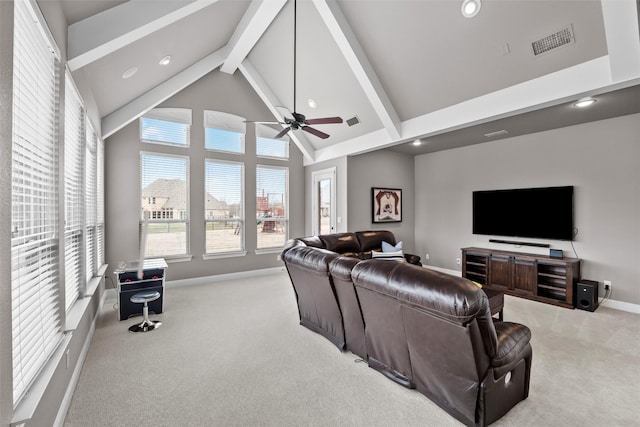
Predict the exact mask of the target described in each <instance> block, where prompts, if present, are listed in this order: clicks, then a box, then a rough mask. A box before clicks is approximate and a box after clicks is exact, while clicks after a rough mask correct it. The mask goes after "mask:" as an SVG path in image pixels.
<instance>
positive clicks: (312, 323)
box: [282, 230, 422, 358]
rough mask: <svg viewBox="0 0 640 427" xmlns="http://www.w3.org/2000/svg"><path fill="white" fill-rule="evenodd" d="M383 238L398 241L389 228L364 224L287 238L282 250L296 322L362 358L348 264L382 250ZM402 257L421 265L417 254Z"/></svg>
mask: <svg viewBox="0 0 640 427" xmlns="http://www.w3.org/2000/svg"><path fill="white" fill-rule="evenodd" d="M383 241H385V242H387V243H389V244H391V245H394V246H395V245H396V243H397V241H396V238H395V236H394V234H393V233H392V232H390V231H387V230H369V231H356V232H353V233H335V234H326V235H319V236H311V237H301V238H297V239H292V240H290V241H289V242H287V244H286V245H285V248H284V250H283V251H282V260H283V261H284V263H285V266H286V267H287V270H288V272H289V276H290V277H291V282H292V283H293V288H294V291H295V293H296V299H297V301H298V312H299V314H300V324H301V325H303V326H305V327H307V328H309V329H311V330H312V331H314V332H317V333H319V334H321V335H322V336H324V337H325V338H327V339H328V340H329V341H331V342H332V343H333V344H335V345H336V346H337V347H338V348H339V349H340V350H349V351H351V352H353V353H354V354H357V355H359V356H360V357H362V358H366V351H365V347H364V324H363V323H362V314H361V313H360V307H359V306H358V302H357V300H356V295H355V289H354V287H353V282H352V281H351V269H352V268H353V266H354V265H355V264H356V263H357V262H358V261H360V260H364V259H369V258H371V252H372V251H374V250H375V251H381V250H382V249H381V247H382V242H383ZM293 248H295V250H291V249H293ZM404 257H405V259H406V260H407V262H409V263H413V264H416V265H422V264H421V263H420V257H419V256H417V255H412V254H404ZM337 258H341V259H340V260H337ZM334 260H335V262H333V261H334ZM331 268H333V271H330V269H331Z"/></svg>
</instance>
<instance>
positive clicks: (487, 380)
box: [282, 233, 532, 426]
mask: <svg viewBox="0 0 640 427" xmlns="http://www.w3.org/2000/svg"><path fill="white" fill-rule="evenodd" d="M344 234H352V235H356V236H357V234H356V233H341V234H339V235H330V236H329V237H327V236H324V237H323V236H316V237H311V238H303V239H295V240H294V241H291V242H289V244H288V245H287V247H286V248H285V250H284V251H283V254H282V259H283V261H284V263H285V265H286V267H287V270H288V272H289V275H290V278H291V282H292V284H293V288H294V291H295V294H296V299H297V302H298V310H299V314H300V323H301V324H302V325H303V326H305V327H307V328H309V329H311V330H313V331H315V332H317V333H319V334H321V335H323V336H325V337H326V338H327V339H329V340H330V341H331V342H332V343H334V344H335V345H336V346H337V347H338V348H339V349H341V350H349V351H351V352H353V353H354V354H357V355H359V356H360V357H362V358H363V359H366V360H367V362H368V364H369V366H370V367H372V368H374V369H376V370H378V371H379V372H381V373H383V374H384V375H385V376H387V377H388V378H390V379H392V380H394V381H396V382H398V383H400V384H402V385H404V386H406V387H409V388H417V389H418V390H419V391H420V392H421V393H423V394H424V395H426V396H427V397H428V398H430V399H431V400H432V401H434V402H435V403H436V404H438V405H439V406H440V407H441V408H443V409H444V410H446V411H447V412H448V413H449V414H451V415H452V416H454V417H455V418H457V419H458V420H460V421H461V422H463V423H465V424H466V425H473V426H485V425H488V424H490V423H492V422H494V421H496V420H497V419H499V418H500V417H502V416H503V415H504V414H506V413H507V412H508V411H509V410H510V409H511V408H512V407H513V406H514V405H516V404H517V403H518V402H519V401H521V400H523V399H526V398H527V396H528V393H529V374H530V370H531V356H532V350H531V345H530V343H529V341H530V338H531V332H530V330H529V328H527V327H526V326H524V325H520V324H516V323H511V322H502V321H498V320H496V319H494V318H492V317H491V311H490V307H489V302H488V299H487V296H486V294H485V293H484V292H483V291H482V289H480V288H478V287H477V286H476V285H475V284H473V283H472V282H471V281H469V280H467V279H464V278H461V277H456V276H451V275H447V274H444V273H439V272H436V271H433V270H429V269H424V268H421V267H420V266H417V265H412V264H410V263H405V262H397V261H389V260H378V259H372V260H366V259H365V260H363V259H361V257H362V252H363V251H361V250H360V249H361V248H362V247H363V246H360V247H358V248H356V247H355V246H352V243H351V242H353V240H351V237H350V236H344ZM344 237H347V238H346V239H345V240H341V239H342V238H344ZM356 238H357V237H356ZM325 242H329V243H330V244H329V245H328V246H329V247H330V248H333V249H336V248H341V249H342V250H344V252H342V253H341V254H340V253H338V252H337V251H332V250H329V249H327V245H326V243H325ZM389 243H391V242H389ZM392 244H394V243H392ZM364 247H366V246H364ZM356 249H357V250H356ZM344 254H347V255H349V256H343V255H344Z"/></svg>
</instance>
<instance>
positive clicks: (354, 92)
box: [50, 0, 640, 163]
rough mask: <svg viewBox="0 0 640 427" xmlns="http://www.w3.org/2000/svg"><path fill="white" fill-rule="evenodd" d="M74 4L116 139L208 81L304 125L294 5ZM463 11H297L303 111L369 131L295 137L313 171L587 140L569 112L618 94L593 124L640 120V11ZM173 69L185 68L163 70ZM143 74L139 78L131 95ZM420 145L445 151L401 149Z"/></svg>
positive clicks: (228, 0) (608, 6) (353, 5)
mask: <svg viewBox="0 0 640 427" xmlns="http://www.w3.org/2000/svg"><path fill="white" fill-rule="evenodd" d="M50 1H51V0H50ZM60 3H61V5H62V10H63V13H64V15H65V17H66V18H67V23H68V25H69V45H68V60H69V67H70V68H71V69H72V73H73V75H74V77H75V79H76V82H77V83H78V86H79V89H80V90H81V92H83V95H84V96H85V98H86V99H93V100H95V103H96V105H97V108H98V110H99V114H100V117H102V131H103V134H104V136H109V135H111V134H112V133H114V132H116V131H117V130H119V129H121V128H122V127H124V126H126V125H127V124H128V123H130V122H131V121H133V120H135V119H137V118H138V117H139V116H140V115H141V114H144V112H146V111H148V110H149V109H151V108H153V107H154V106H156V105H158V104H159V103H161V102H162V101H164V100H166V99H167V98H169V97H170V96H172V95H173V94H175V93H176V92H178V91H179V90H181V89H182V88H184V87H186V86H188V85H189V84H191V83H193V82H194V81H195V80H197V79H199V78H200V77H202V76H204V75H205V74H207V73H209V72H214V73H221V72H226V73H242V75H243V76H244V77H245V78H246V79H247V81H248V82H249V83H250V84H251V85H252V86H253V87H254V89H255V90H256V93H257V94H258V95H259V96H260V97H261V98H262V99H263V101H264V102H265V104H266V105H267V107H268V108H269V110H270V111H271V112H272V113H273V114H274V117H247V119H248V120H273V119H274V118H276V119H279V120H281V119H282V114H283V113H284V114H287V113H286V110H282V109H279V108H276V106H277V105H283V106H286V107H287V108H288V109H290V110H293V109H294V105H293V104H294V100H293V89H294V88H293V23H294V13H293V12H294V10H293V9H294V8H293V1H292V0H288V1H287V0H218V1H216V0H178V1H175V0H130V1H127V2H122V1H109V0H91V1H86V0H85V1H74V0H62V1H61V2H60ZM460 6H461V0H460V1H459V0H339V1H334V0H298V2H297V51H296V52H297V57H296V63H297V85H296V93H297V99H296V102H295V104H296V105H295V107H296V109H297V110H298V112H300V113H303V114H305V115H306V116H307V117H308V118H315V117H325V116H334V115H339V116H341V117H342V118H343V119H345V120H346V119H349V118H352V117H355V116H357V117H358V119H359V120H360V123H359V124H357V125H355V126H351V127H350V126H348V125H347V124H346V123H343V124H329V125H318V126H315V127H317V128H318V129H320V130H322V131H324V132H326V133H329V134H331V137H329V138H328V139H326V140H322V139H319V138H317V137H315V136H313V135H310V134H308V133H305V132H301V131H295V132H292V135H291V136H292V140H294V142H295V143H296V144H297V145H298V146H299V147H300V148H301V150H302V151H303V153H304V154H305V161H306V163H312V162H316V161H322V160H328V159H331V158H335V157H340V156H344V155H350V154H357V153H362V152H366V151H371V150H375V149H381V148H389V147H393V148H392V149H395V150H399V151H404V152H408V153H414V154H416V153H424V152H430V151H436V150H441V149H447V148H453V147H456V146H461V145H467V144H471V143H479V142H484V141H485V140H486V138H484V137H479V135H483V134H484V133H487V132H486V131H485V129H489V128H493V126H494V125H489V123H492V122H495V126H497V125H498V124H499V125H500V126H499V127H501V128H508V127H509V126H510V123H512V125H513V129H512V130H511V131H510V132H509V134H508V135H507V136H514V135H515V134H519V133H520V134H521V133H522V132H527V131H538V130H544V128H545V127H546V128H551V127H560V126H566V125H570V124H576V123H579V122H581V120H582V119H581V118H580V116H577V114H578V113H576V111H575V109H573V108H572V107H570V105H569V103H570V101H573V100H575V99H577V98H579V97H581V96H584V95H604V94H607V93H609V92H611V94H610V95H608V97H607V100H608V101H607V103H605V102H598V103H596V106H598V105H599V107H600V112H601V113H599V114H600V115H594V114H591V115H589V114H585V115H584V116H583V117H584V118H585V120H582V121H587V120H593V117H604V116H603V115H607V114H608V115H611V114H614V115H621V114H630V113H634V112H638V110H639V109H640V106H638V104H639V103H638V102H637V97H638V91H637V90H634V89H629V90H627V91H625V90H619V89H624V88H628V87H631V86H635V85H638V84H640V39H639V35H638V34H639V31H638V7H637V2H636V1H635V0H616V1H612V0H606V1H605V2H604V3H601V2H600V1H595V0H573V1H567V0H549V1H538V0H519V1H513V0H511V1H508V0H483V3H482V9H481V10H480V13H479V14H478V15H477V16H476V17H475V18H471V19H468V18H465V17H463V16H462V15H461V13H460ZM567 26H571V28H572V30H573V33H574V36H575V37H574V40H573V43H571V44H569V45H566V46H563V47H561V48H558V49H554V50H552V51H550V52H547V53H544V54H542V55H539V56H534V55H533V53H532V49H531V43H532V42H533V41H535V40H538V39H540V38H542V37H545V36H548V35H550V34H552V33H554V32H556V31H558V30H561V29H562V28H564V27H567ZM165 55H171V57H172V61H171V63H170V64H169V65H167V66H161V65H158V61H159V60H160V59H161V58H162V57H163V56H165ZM133 66H136V67H138V72H137V74H136V75H135V76H134V77H132V78H130V79H127V80H124V79H122V78H121V76H122V73H123V72H124V71H125V70H127V69H128V68H130V67H133ZM625 93H626V94H627V95H626V96H623V95H624V94H625ZM614 95H620V96H619V97H618V98H619V99H620V101H619V103H617V101H616V99H617V97H616V96H614ZM309 98H313V99H315V100H316V101H317V103H318V107H317V108H316V109H311V108H310V107H309V106H308V105H307V100H308V99H309ZM567 105H569V107H567ZM604 105H609V106H611V108H604V107H603V106H604ZM533 112H535V114H534V113H533ZM527 114H528V115H527ZM589 117H591V118H589ZM496 121H497V122H496ZM483 126H484V127H483ZM487 126H488V127H487ZM516 128H517V130H516ZM461 129H466V131H465V132H463V131H462V130H461ZM478 132H483V134H479V133H478ZM290 134H291V133H290ZM416 138H422V139H423V141H425V142H427V141H432V142H431V143H430V144H423V146H422V147H420V148H417V149H416V148H415V147H411V148H408V147H405V145H399V144H403V143H405V142H407V141H412V140H414V139H416ZM436 142H437V143H436Z"/></svg>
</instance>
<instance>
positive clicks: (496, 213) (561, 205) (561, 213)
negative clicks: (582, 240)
mask: <svg viewBox="0 0 640 427" xmlns="http://www.w3.org/2000/svg"><path fill="white" fill-rule="evenodd" d="M473 234H486V235H495V236H509V237H529V238H537V239H552V240H572V239H573V186H566V187H545V188H521V189H513V190H492V191H474V192H473Z"/></svg>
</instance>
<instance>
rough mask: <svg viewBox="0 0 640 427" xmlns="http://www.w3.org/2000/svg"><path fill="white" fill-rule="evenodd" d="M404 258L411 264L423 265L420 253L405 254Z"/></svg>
mask: <svg viewBox="0 0 640 427" xmlns="http://www.w3.org/2000/svg"><path fill="white" fill-rule="evenodd" d="M404 259H406V260H407V262H408V263H409V264H414V265H422V263H421V262H420V256H418V255H413V254H404Z"/></svg>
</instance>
